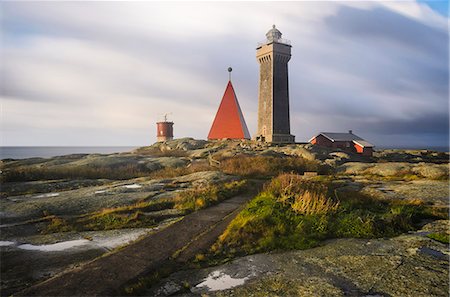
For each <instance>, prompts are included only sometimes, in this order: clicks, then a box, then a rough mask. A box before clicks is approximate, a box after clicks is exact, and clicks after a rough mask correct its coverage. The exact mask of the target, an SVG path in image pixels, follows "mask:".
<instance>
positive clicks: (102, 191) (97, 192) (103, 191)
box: [94, 190, 106, 194]
mask: <svg viewBox="0 0 450 297" xmlns="http://www.w3.org/2000/svg"><path fill="white" fill-rule="evenodd" d="M102 193H106V190H101V191H95V192H94V194H102Z"/></svg>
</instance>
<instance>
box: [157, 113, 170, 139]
mask: <svg viewBox="0 0 450 297" xmlns="http://www.w3.org/2000/svg"><path fill="white" fill-rule="evenodd" d="M172 139H173V122H169V121H168V120H167V114H166V115H164V121H162V122H157V123H156V140H157V141H158V142H164V141H167V140H172Z"/></svg>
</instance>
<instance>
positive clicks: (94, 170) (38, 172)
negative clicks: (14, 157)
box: [1, 164, 150, 182]
mask: <svg viewBox="0 0 450 297" xmlns="http://www.w3.org/2000/svg"><path fill="white" fill-rule="evenodd" d="M149 173H150V172H149V171H148V169H146V168H145V167H144V166H140V165H139V164H127V165H123V166H117V167H95V166H77V167H68V168H45V167H18V168H13V169H8V170H5V171H4V172H3V173H2V175H1V182H23V181H36V180H56V179H103V178H104V179H113V180H125V179H131V178H136V177H143V176H147V175H149Z"/></svg>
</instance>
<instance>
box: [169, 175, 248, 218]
mask: <svg viewBox="0 0 450 297" xmlns="http://www.w3.org/2000/svg"><path fill="white" fill-rule="evenodd" d="M246 189H247V181H246V180H242V181H233V182H230V183H225V184H223V185H219V186H218V185H208V186H205V187H197V188H195V189H191V190H187V191H184V192H181V193H180V194H178V196H177V197H176V198H175V208H176V209H180V210H185V211H194V210H199V209H202V208H206V207H208V206H211V205H213V204H217V203H219V202H220V201H223V200H225V199H228V198H231V197H233V196H236V195H238V194H240V193H242V192H244V191H245V190H246Z"/></svg>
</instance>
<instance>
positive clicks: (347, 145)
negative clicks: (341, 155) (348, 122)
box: [311, 135, 373, 157]
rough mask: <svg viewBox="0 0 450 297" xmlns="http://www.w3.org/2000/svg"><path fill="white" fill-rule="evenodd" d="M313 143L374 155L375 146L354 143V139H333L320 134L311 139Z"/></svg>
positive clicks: (364, 154)
mask: <svg viewBox="0 0 450 297" xmlns="http://www.w3.org/2000/svg"><path fill="white" fill-rule="evenodd" d="M311 144H315V145H320V146H325V147H330V148H339V149H341V150H343V151H346V152H350V153H358V154H362V155H363V156H369V157H371V156H372V155H373V148H371V147H362V146H360V145H359V144H356V143H354V142H353V141H334V142H333V141H331V140H329V139H328V138H326V137H325V136H323V135H318V136H316V137H314V138H313V139H311Z"/></svg>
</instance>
